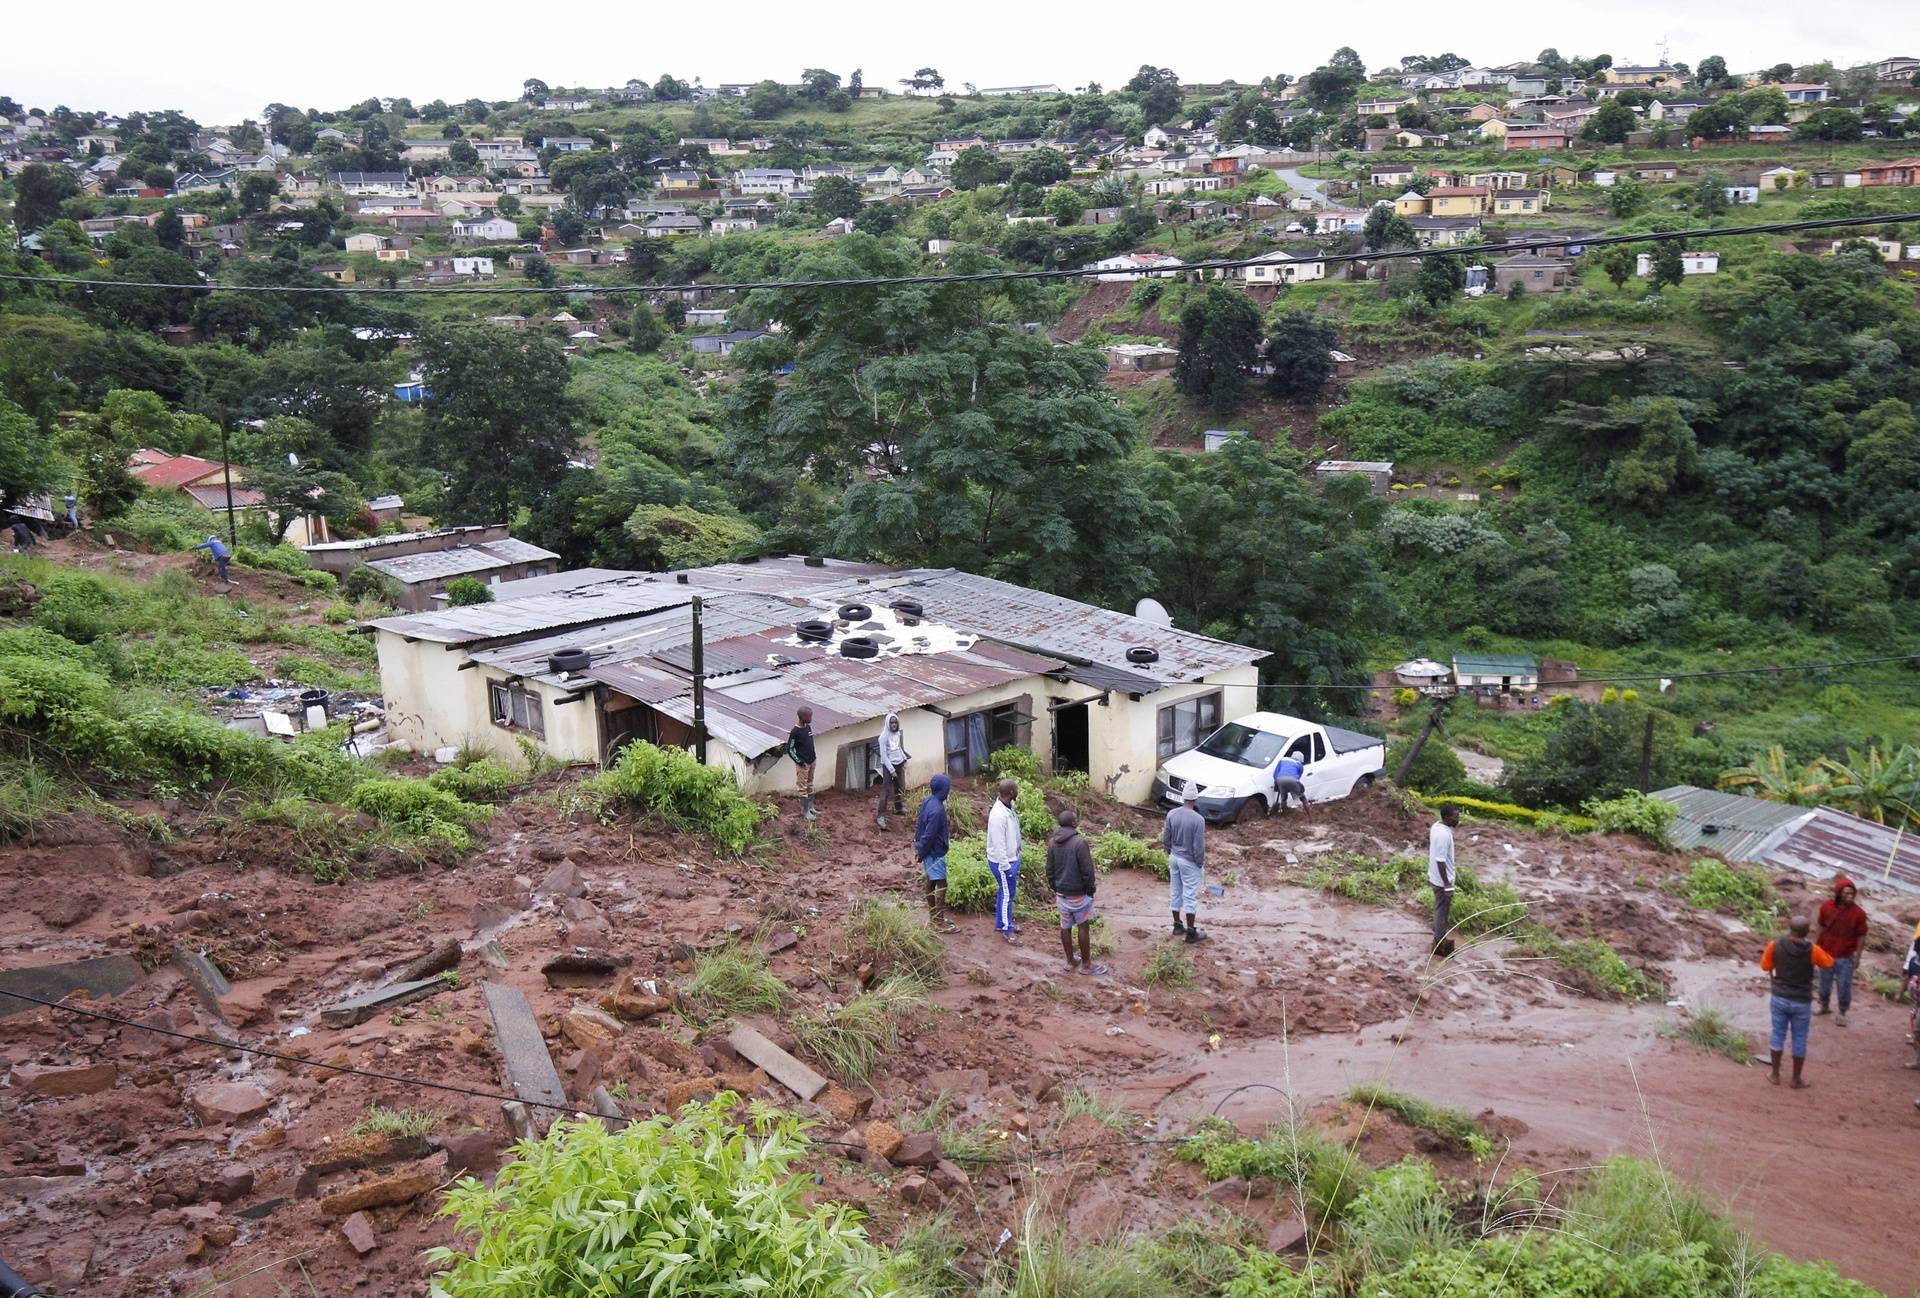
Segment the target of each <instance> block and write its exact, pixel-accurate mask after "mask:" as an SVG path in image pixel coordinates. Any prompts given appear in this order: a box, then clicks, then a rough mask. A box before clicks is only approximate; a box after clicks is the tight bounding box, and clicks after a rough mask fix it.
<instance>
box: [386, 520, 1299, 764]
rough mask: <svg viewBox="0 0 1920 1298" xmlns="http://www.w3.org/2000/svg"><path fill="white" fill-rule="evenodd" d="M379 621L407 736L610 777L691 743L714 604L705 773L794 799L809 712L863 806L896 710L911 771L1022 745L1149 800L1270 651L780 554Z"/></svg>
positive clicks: (954, 583) (1241, 693)
mask: <svg viewBox="0 0 1920 1298" xmlns="http://www.w3.org/2000/svg"><path fill="white" fill-rule="evenodd" d="M581 577H582V581H581V583H580V584H578V585H572V586H568V587H566V588H564V589H562V588H560V587H561V586H562V585H564V583H560V582H557V581H556V582H555V584H554V585H553V586H549V587H548V588H547V589H546V590H545V592H544V593H540V594H535V595H530V596H528V597H527V598H523V599H506V600H501V601H497V602H494V603H491V604H476V605H469V606H466V607H462V608H447V609H442V610H437V611H434V612H428V613H418V614H412V615H403V616H393V617H386V618H379V619H376V620H375V621H373V622H372V623H371V626H372V628H373V630H374V632H375V635H376V640H377V644H378V648H379V655H380V677H381V686H382V689H383V691H384V694H385V697H386V702H387V707H388V713H389V716H391V717H392V718H394V719H395V720H394V732H395V738H397V739H400V740H403V741H405V742H407V743H410V744H412V745H413V746H414V747H416V748H420V749H430V748H438V747H445V746H450V745H453V746H457V745H460V744H476V745H478V746H480V747H483V748H486V749H489V750H491V751H493V752H496V753H498V754H501V755H503V756H509V757H512V756H517V755H518V751H519V750H518V740H519V739H521V738H526V739H530V740H531V741H532V742H534V743H535V744H537V745H538V746H539V747H540V748H541V749H542V750H543V751H544V752H545V753H547V754H548V755H550V756H552V757H554V758H558V759H560V760H564V761H576V762H596V763H604V762H607V761H609V760H610V759H611V758H612V757H614V756H615V755H616V754H617V753H618V751H619V749H620V748H621V746H622V745H624V744H625V743H627V742H629V741H630V740H633V739H636V738H638V739H642V740H646V741H648V742H650V743H655V744H660V745H663V746H672V747H688V746H692V745H693V744H694V739H695V736H694V702H695V700H694V643H693V639H694V637H693V617H692V613H693V610H692V605H693V601H694V599H695V598H696V597H698V598H699V600H700V601H701V619H702V635H701V659H702V673H703V676H704V685H705V688H704V703H705V716H706V730H707V736H708V743H707V761H708V764H709V765H713V766H723V767H726V768H728V769H730V770H732V771H733V773H734V774H735V776H736V777H737V778H738V779H739V781H740V783H741V786H742V787H743V788H745V789H746V790H747V791H749V792H751V793H759V794H766V793H773V792H778V791H781V790H786V789H791V788H792V787H793V783H794V768H793V764H792V763H791V762H789V761H786V760H784V756H785V752H786V741H787V731H788V729H789V728H790V727H791V726H792V725H793V724H794V714H795V711H796V710H797V709H798V708H800V707H802V706H806V707H810V708H812V709H813V713H814V721H813V726H814V734H815V737H816V742H817V745H818V749H819V754H820V757H819V763H820V765H819V771H818V774H817V775H816V780H817V782H818V784H819V785H821V786H826V785H828V784H831V785H833V786H834V787H838V788H845V789H864V788H866V787H868V785H869V784H870V783H872V782H873V780H874V778H875V776H876V772H877V766H878V752H877V737H878V735H879V733H880V728H881V726H882V724H883V723H884V720H885V718H886V716H887V714H888V713H898V714H899V716H900V724H901V729H902V731H903V732H904V734H905V736H906V745H907V750H908V752H909V753H911V754H912V761H911V762H910V764H909V770H908V776H909V779H910V780H911V781H913V782H916V783H918V782H923V781H925V780H927V779H928V778H930V777H931V776H932V775H933V774H934V773H935V772H937V771H946V772H949V773H950V774H954V775H968V774H973V773H976V772H978V771H981V770H983V769H984V768H985V764H986V758H987V755H988V754H989V753H990V752H992V751H994V750H995V749H999V748H1004V747H1008V746H1010V745H1021V746H1027V747H1031V748H1033V749H1034V750H1035V751H1036V752H1038V753H1040V754H1041V755H1042V757H1043V758H1050V759H1051V762H1052V765H1053V767H1054V769H1055V770H1083V771H1086V772H1087V773H1088V774H1089V776H1090V777H1091V778H1092V780H1093V781H1094V784H1095V786H1096V787H1098V788H1103V789H1107V790H1110V791H1111V792H1112V793H1113V794H1114V796H1117V797H1120V798H1123V799H1127V800H1129V801H1139V800H1142V799H1144V798H1145V797H1147V795H1148V792H1149V789H1150V787H1151V784H1152V781H1153V775H1154V771H1155V769H1156V767H1157V766H1158V765H1159V764H1160V763H1161V762H1163V761H1165V760H1166V759H1167V758H1169V757H1172V756H1174V755H1175V754H1177V753H1180V752H1183V751H1185V750H1186V749H1188V748H1192V747H1194V746H1195V745H1197V744H1198V743H1199V742H1200V740H1201V739H1203V738H1205V737H1206V736H1207V734H1208V733H1210V732H1211V731H1212V730H1213V729H1214V728H1215V727H1216V726H1218V725H1219V724H1220V723H1221V722H1223V721H1224V720H1225V719H1226V718H1228V717H1231V716H1234V715H1237V714H1238V713H1240V712H1245V711H1248V710H1250V709H1251V708H1252V707H1253V706H1254V691H1253V689H1252V687H1253V685H1254V684H1255V683H1256V681H1257V679H1258V673H1257V668H1256V666H1255V664H1256V663H1257V662H1258V661H1259V660H1260V659H1262V658H1264V657H1265V656H1266V654H1265V652H1264V651H1262V650H1259V649H1253V648H1248V647H1246V646H1242V645H1234V644H1228V643H1226V642H1224V641H1220V640H1214V639H1211V638H1209V637H1207V636H1203V635H1196V634H1194V633H1192V632H1189V631H1181V630H1177V629H1175V628H1173V627H1170V626H1166V625H1163V624H1160V623H1156V622H1151V621H1146V620H1143V619H1141V618H1136V617H1133V616H1131V615H1128V614H1125V613H1117V612H1114V611H1111V610H1108V609H1103V608H1097V607H1094V606H1092V605H1089V604H1082V603H1079V602H1077V601H1074V600H1070V599H1066V598H1063V597H1061V596H1057V595H1050V594H1046V593H1044V592H1041V591H1035V590H1028V589H1026V588H1023V587H1020V586H1014V585H1011V584H1009V583H1006V582H1002V581H996V580H993V579H991V578H986V577H979V576H974V575H972V574H970V573H965V572H959V571H956V570H954V569H914V570H904V571H903V570H897V569H892V568H887V567H883V566H880V565H875V564H862V563H850V562H844V561H839V560H824V559H801V558H797V557H787V558H767V559H760V560H757V561H754V560H750V561H745V562H740V563H727V564H719V565H715V566H713V567H709V568H698V569H692V570H689V571H685V572H675V573H630V574H623V575H620V576H617V577H614V578H611V579H609V578H607V577H606V576H605V575H604V574H594V575H592V576H589V575H588V574H581Z"/></svg>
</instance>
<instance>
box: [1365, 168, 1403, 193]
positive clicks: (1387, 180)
mask: <svg viewBox="0 0 1920 1298" xmlns="http://www.w3.org/2000/svg"><path fill="white" fill-rule="evenodd" d="M1412 179H1413V167H1412V166H1411V165H1409V164H1407V163H1404V162H1382V163H1377V164H1375V166H1374V167H1373V169H1372V170H1371V171H1370V172H1368V174H1367V183H1368V184H1370V185H1374V186H1377V187H1378V188H1380V189H1398V188H1400V187H1401V186H1402V185H1405V184H1407V183H1408V182H1409V181H1411V180H1412Z"/></svg>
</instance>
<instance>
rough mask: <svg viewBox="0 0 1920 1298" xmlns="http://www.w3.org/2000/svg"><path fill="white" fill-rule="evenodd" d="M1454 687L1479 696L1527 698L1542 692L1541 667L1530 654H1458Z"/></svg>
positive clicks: (1455, 661)
mask: <svg viewBox="0 0 1920 1298" xmlns="http://www.w3.org/2000/svg"><path fill="white" fill-rule="evenodd" d="M1453 683H1454V685H1455V687H1457V688H1459V689H1462V690H1472V691H1473V692H1475V693H1478V694H1515V693H1520V694H1524V693H1527V692H1529V691H1531V690H1537V689H1539V688H1540V663H1539V660H1538V659H1536V658H1533V657H1532V656H1530V655H1528V654H1476V653H1462V654H1455V655H1454V656H1453Z"/></svg>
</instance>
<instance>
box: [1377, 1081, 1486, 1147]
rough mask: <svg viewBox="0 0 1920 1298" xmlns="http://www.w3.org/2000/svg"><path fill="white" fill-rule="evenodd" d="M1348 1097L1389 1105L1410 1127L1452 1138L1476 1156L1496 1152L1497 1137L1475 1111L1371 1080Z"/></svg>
mask: <svg viewBox="0 0 1920 1298" xmlns="http://www.w3.org/2000/svg"><path fill="white" fill-rule="evenodd" d="M1347 1099H1348V1100H1350V1101H1352V1102H1353V1103H1355V1104H1359V1105H1364V1106H1365V1107H1367V1108H1370V1109H1385V1110H1386V1111H1387V1112H1389V1113H1391V1114H1394V1115H1395V1116H1396V1117H1398V1118H1399V1119H1400V1120H1401V1121H1402V1122H1404V1123H1406V1124H1407V1125H1408V1126H1410V1127H1418V1128H1419V1129H1420V1130H1422V1131H1425V1132H1430V1133H1431V1134H1433V1135H1436V1136H1439V1137H1441V1138H1442V1139H1443V1140H1447V1141H1449V1142H1451V1143H1452V1144H1453V1145H1455V1146H1457V1147H1458V1148H1460V1149H1464V1150H1466V1151H1467V1152H1469V1153H1471V1154H1472V1155H1473V1156H1474V1157H1475V1158H1485V1157H1487V1156H1488V1155H1489V1154H1491V1153H1492V1152H1493V1139H1492V1137H1490V1136H1489V1135H1488V1134H1487V1133H1486V1130H1485V1129H1484V1128H1482V1127H1481V1125H1480V1124H1479V1123H1478V1122H1476V1121H1474V1118H1473V1115H1472V1114H1470V1113H1467V1112H1466V1111H1464V1110H1462V1109H1449V1108H1446V1107H1444V1106H1442V1105H1438V1104H1434V1103H1432V1102H1431V1101H1429V1100H1423V1099H1421V1098H1420V1097H1419V1096H1416V1095H1408V1094H1407V1093H1406V1092H1404V1091H1395V1090H1389V1089H1388V1088H1387V1087H1384V1086H1376V1085H1373V1084H1371V1083H1368V1084H1363V1085H1360V1086H1356V1087H1354V1088H1353V1089H1352V1090H1350V1091H1348V1092H1347Z"/></svg>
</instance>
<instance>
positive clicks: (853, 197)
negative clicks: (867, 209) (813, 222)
mask: <svg viewBox="0 0 1920 1298" xmlns="http://www.w3.org/2000/svg"><path fill="white" fill-rule="evenodd" d="M812 202H813V210H814V211H816V212H818V213H820V215H822V216H826V217H853V216H857V215H859V213H860V186H859V185H857V184H856V183H854V181H853V180H852V179H851V178H849V177H847V176H822V177H820V179H818V180H816V181H814V182H813V200H812Z"/></svg>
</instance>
